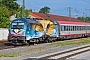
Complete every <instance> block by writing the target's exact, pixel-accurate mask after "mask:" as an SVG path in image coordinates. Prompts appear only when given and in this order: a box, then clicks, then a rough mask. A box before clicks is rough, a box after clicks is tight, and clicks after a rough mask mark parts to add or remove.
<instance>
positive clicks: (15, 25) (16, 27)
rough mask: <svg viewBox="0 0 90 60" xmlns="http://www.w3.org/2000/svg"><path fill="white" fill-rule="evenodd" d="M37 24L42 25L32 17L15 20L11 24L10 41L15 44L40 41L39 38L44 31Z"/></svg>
mask: <svg viewBox="0 0 90 60" xmlns="http://www.w3.org/2000/svg"><path fill="white" fill-rule="evenodd" d="M37 26H41V25H40V23H39V22H38V21H35V20H32V19H25V18H21V19H15V20H13V21H12V22H11V24H10V29H9V35H8V41H10V42H12V43H15V44H16V43H30V42H38V41H39V40H38V38H40V37H42V36H43V32H42V31H39V30H38V29H37ZM40 29H42V28H40Z"/></svg>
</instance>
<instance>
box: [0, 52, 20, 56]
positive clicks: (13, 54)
mask: <svg viewBox="0 0 90 60" xmlns="http://www.w3.org/2000/svg"><path fill="white" fill-rule="evenodd" d="M16 56H19V53H8V54H0V57H16Z"/></svg>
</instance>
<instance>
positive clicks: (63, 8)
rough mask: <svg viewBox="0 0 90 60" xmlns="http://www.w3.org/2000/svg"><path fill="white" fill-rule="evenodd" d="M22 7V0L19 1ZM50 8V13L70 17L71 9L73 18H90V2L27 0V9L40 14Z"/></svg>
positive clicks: (86, 0) (77, 0)
mask: <svg viewBox="0 0 90 60" xmlns="http://www.w3.org/2000/svg"><path fill="white" fill-rule="evenodd" d="M17 2H18V3H19V4H20V5H21V6H22V0H18V1H17ZM44 6H48V7H50V13H51V14H56V15H63V16H68V15H69V13H68V7H71V16H72V17H78V16H84V17H85V16H89V17H90V0H25V8H26V9H32V11H34V12H38V11H39V10H40V8H42V7H44Z"/></svg>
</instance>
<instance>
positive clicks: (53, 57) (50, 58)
mask: <svg viewBox="0 0 90 60" xmlns="http://www.w3.org/2000/svg"><path fill="white" fill-rule="evenodd" d="M87 51H90V44H89V45H84V46H80V47H76V48H71V49H68V50H64V51H60V52H56V53H51V54H46V55H42V56H39V57H34V58H37V59H44V60H65V59H68V58H70V57H73V56H75V55H78V54H81V53H84V52H87Z"/></svg>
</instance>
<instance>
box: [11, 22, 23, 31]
mask: <svg viewBox="0 0 90 60" xmlns="http://www.w3.org/2000/svg"><path fill="white" fill-rule="evenodd" d="M23 28H24V23H23V22H13V23H12V29H23Z"/></svg>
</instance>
